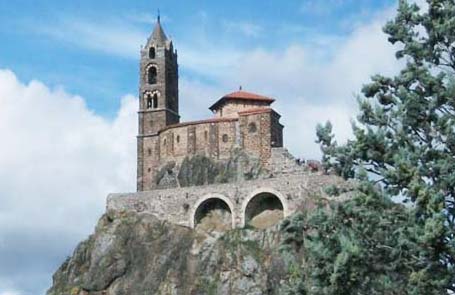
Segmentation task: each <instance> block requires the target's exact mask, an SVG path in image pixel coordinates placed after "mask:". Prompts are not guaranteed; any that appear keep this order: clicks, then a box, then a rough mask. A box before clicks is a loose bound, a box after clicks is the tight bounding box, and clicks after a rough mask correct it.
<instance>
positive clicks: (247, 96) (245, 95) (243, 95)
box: [209, 90, 275, 111]
mask: <svg viewBox="0 0 455 295" xmlns="http://www.w3.org/2000/svg"><path fill="white" fill-rule="evenodd" d="M227 100H246V101H260V102H265V103H268V104H271V103H272V102H274V101H275V100H274V99H273V98H270V97H267V96H262V95H259V94H255V93H251V92H246V91H243V90H240V91H236V92H232V93H229V94H226V95H225V96H223V97H222V98H220V99H219V100H218V101H217V102H215V103H214V104H213V105H212V106H211V107H210V108H209V109H210V110H212V111H213V110H215V109H217V108H218V106H219V105H220V104H222V103H224V102H225V101H227Z"/></svg>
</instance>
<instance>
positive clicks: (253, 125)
mask: <svg viewBox="0 0 455 295" xmlns="http://www.w3.org/2000/svg"><path fill="white" fill-rule="evenodd" d="M257 129H258V128H257V127H256V123H254V122H251V123H250V124H248V132H249V133H254V132H256V131H257Z"/></svg>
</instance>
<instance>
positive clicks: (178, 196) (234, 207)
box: [107, 173, 349, 228]
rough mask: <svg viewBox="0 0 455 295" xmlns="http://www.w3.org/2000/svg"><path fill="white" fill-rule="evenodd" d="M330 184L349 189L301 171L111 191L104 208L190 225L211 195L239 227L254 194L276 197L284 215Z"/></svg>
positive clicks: (330, 177) (326, 177)
mask: <svg viewBox="0 0 455 295" xmlns="http://www.w3.org/2000/svg"><path fill="white" fill-rule="evenodd" d="M331 185H336V186H338V187H342V188H345V190H348V189H349V184H348V183H346V182H344V181H343V180H342V179H341V178H340V177H337V176H333V175H322V174H316V173H302V174H293V175H282V176H280V177H275V178H270V179H262V180H251V181H243V182H238V183H228V184H217V185H206V186H193V187H187V188H177V189H165V190H153V191H147V192H138V193H123V194H111V195H109V196H108V201H107V210H116V211H122V210H126V211H129V210H133V211H137V212H149V213H151V214H154V215H155V216H157V217H158V218H160V219H162V220H167V221H169V222H172V223H175V224H179V225H183V226H188V227H194V226H195V224H194V223H195V221H194V220H195V213H196V210H197V209H198V207H199V206H200V205H201V204H202V203H203V202H204V201H206V200H208V199H213V198H215V199H219V200H222V201H224V202H225V203H226V204H227V205H228V206H229V208H230V210H231V214H232V225H233V228H239V227H243V226H244V225H245V209H246V207H247V205H248V202H249V201H250V200H251V199H252V198H254V197H255V196H257V195H258V194H261V193H270V194H273V195H275V196H276V197H278V198H279V199H280V201H281V203H282V205H283V211H284V216H285V217H286V216H288V215H290V214H292V213H293V212H295V211H296V209H298V208H300V207H301V206H305V204H306V201H307V200H308V199H309V198H311V197H312V196H315V195H319V196H325V195H326V193H325V188H327V187H328V186H331Z"/></svg>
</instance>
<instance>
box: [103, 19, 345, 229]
mask: <svg viewBox="0 0 455 295" xmlns="http://www.w3.org/2000/svg"><path fill="white" fill-rule="evenodd" d="M139 97H140V99H139V103H140V106H139V112H138V114H139V134H138V136H137V192H135V193H116V194H110V195H109V196H108V200H107V209H108V210H114V211H129V210H131V211H136V212H148V213H151V214H153V215H155V216H157V217H158V218H160V219H162V220H166V221H169V222H172V223H175V224H179V225H182V226H188V227H191V228H197V226H198V225H202V226H203V225H204V222H203V220H205V218H206V217H210V216H213V215H212V214H218V213H216V212H219V211H220V210H221V211H222V212H224V213H223V215H222V216H223V220H224V223H223V226H225V225H226V226H227V228H239V227H240V228H241V227H243V226H245V225H247V224H249V225H252V226H255V227H258V228H265V227H267V226H269V225H272V224H275V223H276V222H278V221H277V220H281V219H282V218H284V217H287V216H289V215H290V214H292V213H293V212H295V211H296V210H299V208H301V207H302V206H306V204H307V201H308V200H309V199H311V198H313V197H314V196H322V197H324V196H326V193H325V188H327V187H331V186H334V185H336V186H337V187H340V191H343V192H346V191H348V190H349V186H348V185H347V184H346V183H345V182H344V181H343V180H342V179H341V178H339V177H336V176H333V175H327V174H324V173H322V172H321V171H320V169H318V167H319V166H318V165H317V164H316V163H315V162H307V163H305V164H302V162H301V161H296V159H295V158H294V157H293V156H292V155H291V154H290V153H289V152H288V151H287V150H286V149H285V148H284V147H283V125H281V124H280V115H279V114H278V113H277V112H276V111H274V110H273V109H272V104H273V102H274V99H273V98H270V97H266V96H263V95H259V94H254V93H250V92H246V91H243V90H241V89H240V90H239V91H235V92H232V93H229V94H226V95H224V96H223V97H221V98H220V99H218V100H217V101H215V102H214V103H213V105H212V106H210V108H209V109H210V110H211V111H212V112H213V116H212V117H211V118H208V119H205V120H200V121H192V122H180V115H179V92H178V63H177V51H176V50H175V49H174V46H173V44H172V41H171V40H169V39H168V38H167V37H166V34H165V33H164V31H163V28H162V27H161V23H160V19H159V18H158V21H157V23H156V25H155V28H154V30H153V33H152V35H151V36H150V37H149V39H148V41H147V44H146V45H145V46H144V47H143V48H142V49H141V60H140V88H139ZM271 217H273V218H271Z"/></svg>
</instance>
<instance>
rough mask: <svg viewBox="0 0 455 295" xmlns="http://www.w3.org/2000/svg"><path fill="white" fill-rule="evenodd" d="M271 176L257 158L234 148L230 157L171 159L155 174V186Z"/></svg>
mask: <svg viewBox="0 0 455 295" xmlns="http://www.w3.org/2000/svg"><path fill="white" fill-rule="evenodd" d="M266 175H268V173H267V171H265V170H264V169H263V168H262V165H261V162H260V161H259V159H258V158H254V157H251V156H248V155H247V154H246V153H245V151H242V150H240V149H233V150H231V152H230V157H229V158H228V159H225V160H219V161H215V160H213V159H211V158H209V157H206V156H204V155H202V154H201V155H199V154H197V155H194V156H187V157H185V158H184V159H183V161H182V162H181V163H176V162H173V161H171V162H168V163H166V164H164V165H163V166H162V167H161V168H160V169H159V170H158V172H157V173H156V176H155V180H154V183H155V188H157V189H166V188H176V187H189V186H199V185H208V184H215V183H230V182H236V181H241V180H251V179H258V178H261V177H264V176H266Z"/></svg>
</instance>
